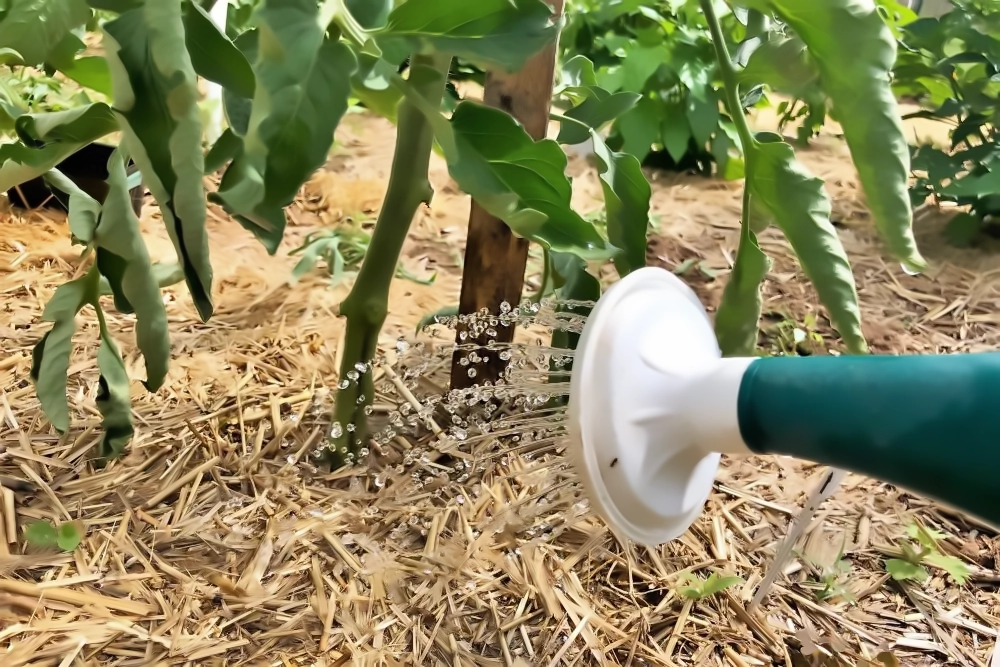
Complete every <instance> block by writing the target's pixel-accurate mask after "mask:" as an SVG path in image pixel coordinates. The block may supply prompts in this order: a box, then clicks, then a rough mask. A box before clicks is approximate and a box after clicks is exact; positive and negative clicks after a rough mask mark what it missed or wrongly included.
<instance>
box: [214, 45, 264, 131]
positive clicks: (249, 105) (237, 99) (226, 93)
mask: <svg viewBox="0 0 1000 667" xmlns="http://www.w3.org/2000/svg"><path fill="white" fill-rule="evenodd" d="M259 37H260V33H259V32H258V31H257V29H256V28H254V29H253V30H248V31H247V32H244V33H242V34H241V35H240V36H239V37H237V38H236V39H235V40H234V41H233V45H234V46H236V48H238V49H239V50H240V53H242V54H243V57H244V58H246V59H247V62H248V63H255V62H257V54H258V42H259ZM251 68H252V65H251ZM254 78H255V79H256V74H255V75H254ZM256 91H257V88H256V85H255V86H254V93H255V94H256ZM222 109H223V110H224V111H225V112H226V120H227V121H229V127H230V128H232V130H233V132H235V133H236V134H238V135H239V136H241V137H242V136H245V135H246V133H247V128H248V126H249V125H250V112H251V111H252V109H253V100H252V99H251V98H249V97H241V96H239V95H237V94H236V93H234V92H233V91H232V90H230V89H229V88H223V89H222Z"/></svg>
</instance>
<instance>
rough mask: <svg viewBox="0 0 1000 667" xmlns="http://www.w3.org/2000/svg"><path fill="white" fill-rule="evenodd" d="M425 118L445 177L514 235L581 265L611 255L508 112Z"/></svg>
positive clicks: (431, 113) (559, 168) (561, 174)
mask: <svg viewBox="0 0 1000 667" xmlns="http://www.w3.org/2000/svg"><path fill="white" fill-rule="evenodd" d="M408 1H409V0H408ZM407 90H409V88H408V87H407ZM408 94H410V95H415V93H413V92H412V91H409V92H408ZM425 113H427V116H428V118H429V119H430V121H431V124H432V126H433V127H434V134H435V136H436V137H437V139H438V141H439V142H440V143H441V146H442V148H443V149H444V154H445V158H446V160H447V162H448V171H449V173H450V174H451V177H452V178H454V179H455V181H456V182H457V183H458V185H459V187H461V188H462V190H464V191H465V192H467V193H468V194H469V195H471V196H472V198H473V199H475V200H476V202H478V203H479V204H480V205H481V206H482V207H483V208H485V209H486V210H487V211H489V212H490V213H491V214H492V215H495V216H496V217H498V218H500V219H501V220H503V221H504V222H505V223H507V225H508V226H509V227H510V228H511V229H512V230H513V231H514V233H515V234H517V235H518V236H521V237H522V238H526V239H529V240H532V241H535V242H537V243H539V244H541V245H542V246H543V247H545V248H547V249H549V250H552V251H554V252H570V253H573V254H576V255H579V256H581V257H583V258H585V259H608V258H610V257H612V256H613V255H614V254H615V252H616V249H615V248H614V247H613V246H612V245H610V244H609V243H608V242H607V241H605V240H604V239H603V238H602V237H601V235H600V234H599V233H598V231H597V229H596V228H595V227H594V225H593V224H591V223H589V222H587V221H586V220H584V219H583V218H582V217H580V215H579V214H578V213H576V212H575V211H574V210H573V209H572V207H571V206H570V200H571V198H572V194H573V192H572V187H571V186H570V182H569V179H568V178H566V174H565V170H566V154H565V153H564V152H563V151H562V149H561V148H560V147H559V144H557V143H556V142H554V141H552V140H549V139H543V140H541V141H532V139H531V137H530V136H528V133H527V132H525V130H524V128H523V127H521V125H520V124H518V122H517V121H515V120H514V119H513V118H511V117H510V116H509V115H508V114H506V113H504V112H503V111H500V110H499V109H492V108H490V107H487V106H484V105H482V104H477V103H474V102H462V103H460V104H459V105H458V107H457V108H456V109H455V113H454V114H453V115H452V117H451V120H450V121H448V120H446V119H445V118H444V117H443V116H441V115H440V113H438V112H437V110H436V109H426V110H425Z"/></svg>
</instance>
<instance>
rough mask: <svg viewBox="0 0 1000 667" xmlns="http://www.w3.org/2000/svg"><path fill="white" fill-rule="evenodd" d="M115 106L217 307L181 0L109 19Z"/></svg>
mask: <svg viewBox="0 0 1000 667" xmlns="http://www.w3.org/2000/svg"><path fill="white" fill-rule="evenodd" d="M104 31H105V45H106V48H107V58H108V63H109V65H110V66H111V72H112V77H113V79H114V83H115V85H114V89H115V96H114V107H115V114H116V116H117V117H118V120H119V124H120V125H121V128H122V132H123V134H124V144H125V146H126V147H127V148H128V152H129V155H131V156H132V159H133V160H134V161H135V163H136V164H137V165H138V167H139V169H140V171H142V175H143V180H144V183H145V185H146V186H147V187H148V188H149V191H150V192H151V193H152V194H153V197H154V198H155V199H156V202H157V204H159V206H160V212H161V213H162V215H163V221H164V223H165V224H166V227H167V233H168V234H169V235H170V240H171V241H172V242H173V245H174V249H175V250H176V252H177V257H178V259H179V261H180V262H181V266H182V267H183V268H184V277H185V280H186V282H187V286H188V290H189V291H190V293H191V298H192V300H193V301H194V304H195V307H196V308H197V310H198V314H199V315H200V316H201V318H202V320H207V319H208V318H209V317H211V315H212V310H213V305H212V265H211V263H210V261H209V246H208V234H207V233H206V231H205V217H206V208H205V206H206V204H205V189H204V186H203V184H202V178H203V174H204V171H205V168H204V164H205V163H204V157H203V155H202V151H201V137H202V128H201V121H200V120H199V115H198V105H197V103H198V98H199V93H198V86H197V81H198V76H197V74H195V71H194V68H193V66H192V65H191V59H190V57H189V56H188V52H187V47H186V45H185V41H184V24H183V21H182V15H181V1H180V0H157V1H156V2H148V3H146V4H144V5H143V7H142V8H140V9H133V10H130V11H128V12H126V13H124V14H121V15H120V16H119V17H118V18H116V19H114V20H113V21H109V22H107V23H105V24H104Z"/></svg>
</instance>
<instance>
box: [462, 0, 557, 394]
mask: <svg viewBox="0 0 1000 667" xmlns="http://www.w3.org/2000/svg"><path fill="white" fill-rule="evenodd" d="M547 2H548V4H549V6H551V7H552V10H553V12H554V14H555V15H556V16H557V17H558V16H561V15H562V11H563V0H547ZM557 46H558V38H556V40H554V41H553V43H552V44H550V45H549V46H548V47H547V48H546V49H545V50H543V51H541V52H539V53H537V54H535V55H534V56H533V57H532V58H531V59H529V60H528V62H527V63H525V65H524V68H523V69H521V70H520V71H519V72H516V73H514V74H506V73H504V72H488V73H487V74H486V88H485V90H484V93H483V101H484V103H485V104H488V105H489V106H492V107H495V108H499V109H503V110H504V111H506V112H507V113H509V114H511V115H512V116H513V117H514V118H516V119H517V120H518V121H520V123H521V124H522V125H523V126H524V129H525V130H526V131H527V133H528V134H529V135H530V136H531V138H532V139H535V140H536V141H537V140H538V139H541V138H543V137H544V136H545V134H546V130H547V129H548V125H549V112H550V110H551V107H552V85H553V83H554V77H555V66H556V49H557ZM527 262H528V241H527V240H525V239H522V238H518V237H516V236H514V235H513V234H512V233H511V231H510V228H509V227H507V225H506V224H505V223H504V222H503V221H502V220H500V219H498V218H495V217H493V216H492V215H490V214H489V213H487V212H486V211H485V210H484V209H483V208H482V207H481V206H479V204H477V203H476V202H475V201H473V202H472V210H471V211H470V213H469V235H468V239H467V241H466V246H465V266H464V268H463V270H462V293H461V297H460V298H459V306H458V312H459V313H460V314H461V315H469V314H472V313H476V312H479V310H480V309H482V308H486V309H487V311H489V312H490V313H499V312H500V304H501V303H503V302H505V301H506V302H507V303H509V304H510V305H511V307H512V308H513V309H515V310H516V309H517V308H518V305H519V304H520V302H521V290H522V288H523V287H524V270H525V267H526V265H527ZM514 328H515V327H513V326H508V327H497V336H496V337H492V338H493V340H494V341H496V342H497V343H510V342H511V341H513V339H514ZM462 331H463V327H461V326H459V328H458V331H457V332H456V338H455V340H456V342H457V343H460V344H466V345H468V344H470V343H473V344H479V345H483V346H485V345H486V343H487V342H488V341H489V339H490V338H491V337H489V336H486V335H483V336H480V337H478V338H475V339H466V340H462V339H461V333H462ZM467 354H468V352H463V351H460V350H456V351H455V355H454V357H453V359H452V366H451V387H452V389H463V388H466V387H471V386H472V385H475V384H482V383H483V382H484V381H486V380H489V381H490V382H496V381H497V379H499V378H501V377H503V373H504V370H505V369H506V368H507V362H506V361H504V360H502V359H500V357H499V356H498V355H497V354H496V352H495V351H493V353H490V352H487V351H486V349H485V347H484V348H483V350H481V351H479V352H478V354H479V356H480V357H482V356H487V357H489V362H487V363H485V364H484V363H482V362H479V363H469V365H468V366H463V365H461V364H460V363H459V359H461V358H462V357H465V356H466V355H467ZM470 368H473V369H475V375H474V376H472V377H470V375H469V369H470Z"/></svg>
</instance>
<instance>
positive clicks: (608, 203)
mask: <svg viewBox="0 0 1000 667" xmlns="http://www.w3.org/2000/svg"><path fill="white" fill-rule="evenodd" d="M590 134H591V138H592V140H593V143H594V156H595V157H597V159H598V160H600V165H598V168H597V171H598V173H599V174H600V177H601V189H602V190H603V191H604V207H605V210H606V212H607V213H606V216H605V217H606V218H607V224H608V240H609V241H610V242H611V244H612V245H614V246H615V247H617V248H620V249H621V253H619V254H618V255H617V256H616V257H615V268H616V269H617V271H618V276H619V277H622V278H624V277H625V276H626V275H627V274H629V273H631V272H632V271H635V270H636V269H638V268H641V267H643V266H645V265H646V234H647V232H648V231H649V199H650V196H651V195H652V191H651V189H650V187H649V182H648V181H647V180H646V176H645V174H643V173H642V167H641V166H640V165H639V161H638V160H637V159H635V156H633V155H629V154H628V153H615V152H612V151H611V150H610V149H609V148H608V147H607V145H606V144H605V143H604V140H603V139H602V138H601V137H600V135H599V134H597V132H595V131H593V130H592V131H591V133H590Z"/></svg>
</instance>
